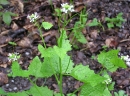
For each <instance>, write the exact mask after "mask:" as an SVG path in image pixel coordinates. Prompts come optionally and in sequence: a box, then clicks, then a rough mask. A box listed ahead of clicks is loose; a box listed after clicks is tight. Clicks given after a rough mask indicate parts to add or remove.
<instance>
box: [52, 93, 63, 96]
mask: <svg viewBox="0 0 130 96" xmlns="http://www.w3.org/2000/svg"><path fill="white" fill-rule="evenodd" d="M54 96H61V93H54ZM62 96H65V95H64V94H62Z"/></svg>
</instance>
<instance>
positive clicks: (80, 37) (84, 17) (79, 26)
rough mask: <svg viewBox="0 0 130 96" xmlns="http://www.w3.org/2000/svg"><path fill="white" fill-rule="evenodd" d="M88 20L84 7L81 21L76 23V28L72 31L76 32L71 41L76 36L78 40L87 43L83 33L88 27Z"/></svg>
mask: <svg viewBox="0 0 130 96" xmlns="http://www.w3.org/2000/svg"><path fill="white" fill-rule="evenodd" d="M86 21H87V14H86V11H85V9H84V10H83V11H81V13H80V19H79V21H77V22H76V23H75V24H74V28H73V30H72V32H73V33H74V37H73V39H72V41H71V42H73V41H74V39H75V38H76V40H77V41H79V42H80V43H83V44H85V43H87V40H86V38H85V36H84V35H83V33H82V30H83V29H84V28H85V27H86Z"/></svg>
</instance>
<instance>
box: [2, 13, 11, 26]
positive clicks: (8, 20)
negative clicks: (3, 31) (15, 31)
mask: <svg viewBox="0 0 130 96" xmlns="http://www.w3.org/2000/svg"><path fill="white" fill-rule="evenodd" d="M3 21H4V22H5V23H6V24H7V25H10V23H11V16H10V12H5V13H3Z"/></svg>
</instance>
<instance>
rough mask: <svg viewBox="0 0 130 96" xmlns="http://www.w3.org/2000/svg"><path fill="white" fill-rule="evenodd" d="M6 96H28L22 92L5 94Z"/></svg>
mask: <svg viewBox="0 0 130 96" xmlns="http://www.w3.org/2000/svg"><path fill="white" fill-rule="evenodd" d="M7 94H8V95H7V96H28V94H27V93H26V91H22V92H17V93H15V92H14V93H12V92H11V93H7Z"/></svg>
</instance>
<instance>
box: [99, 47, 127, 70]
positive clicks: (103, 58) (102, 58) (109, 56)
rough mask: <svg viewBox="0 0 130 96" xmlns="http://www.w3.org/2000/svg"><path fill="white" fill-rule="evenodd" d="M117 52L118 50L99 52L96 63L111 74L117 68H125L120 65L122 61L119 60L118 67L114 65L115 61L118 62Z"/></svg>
mask: <svg viewBox="0 0 130 96" xmlns="http://www.w3.org/2000/svg"><path fill="white" fill-rule="evenodd" d="M118 52H119V50H110V51H108V52H101V53H100V54H99V55H98V58H97V59H98V62H99V63H101V64H102V65H103V67H105V68H107V69H108V70H109V71H111V72H114V71H116V70H117V68H119V67H123V68H125V65H124V64H123V63H122V61H123V60H120V61H121V62H120V64H119V65H118V64H116V63H117V62H118V61H115V60H119V57H118ZM117 58H118V59H117ZM114 59H115V60H114Z"/></svg>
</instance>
